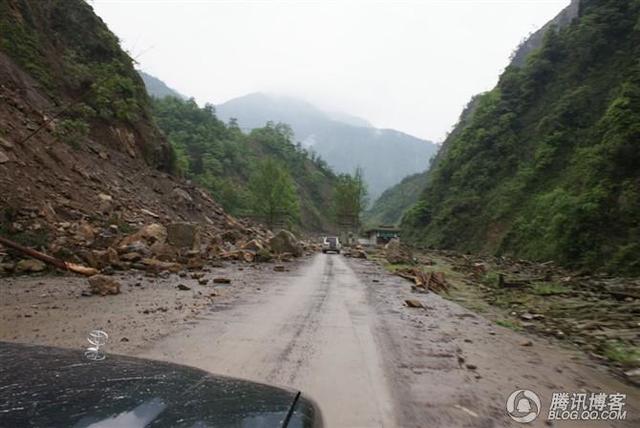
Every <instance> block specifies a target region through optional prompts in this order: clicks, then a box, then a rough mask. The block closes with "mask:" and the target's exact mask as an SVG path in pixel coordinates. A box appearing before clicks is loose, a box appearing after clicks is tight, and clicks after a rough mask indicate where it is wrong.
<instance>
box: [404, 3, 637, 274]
mask: <svg viewBox="0 0 640 428" xmlns="http://www.w3.org/2000/svg"><path fill="white" fill-rule="evenodd" d="M580 14H581V17H580V19H579V20H576V21H574V22H573V23H572V24H570V25H568V26H566V27H564V28H562V29H559V30H558V29H556V28H551V29H550V30H549V31H547V33H546V36H545V39H544V43H543V44H542V47H541V48H540V49H538V50H537V51H534V52H533V53H531V54H530V55H529V58H528V59H527V61H526V64H525V65H523V66H522V67H516V66H513V65H512V66H509V67H508V68H507V69H506V70H505V72H504V73H503V74H502V76H501V77H500V80H499V83H498V86H497V87H496V88H495V89H493V90H491V91H489V92H487V93H485V94H482V95H481V96H479V97H477V98H476V99H475V100H474V101H473V103H472V106H471V107H472V109H473V113H472V114H471V115H470V116H469V117H466V118H465V120H464V121H461V122H460V123H459V125H458V126H457V128H456V129H455V130H454V131H453V132H452V134H451V135H450V136H449V138H448V139H447V141H446V142H445V143H444V146H443V148H442V150H441V152H440V154H439V155H438V157H437V159H436V161H435V164H434V167H433V168H432V170H431V172H430V173H429V177H428V183H427V185H426V190H425V191H424V193H423V195H422V198H421V199H420V201H419V202H418V203H417V204H416V205H415V206H414V207H413V208H412V209H410V210H409V211H408V212H407V213H406V215H405V217H404V221H403V230H404V236H405V238H406V239H408V240H411V241H413V242H415V243H419V244H424V245H428V246H430V247H434V248H450V249H456V250H460V251H469V252H476V253H477V252H490V253H494V254H510V255H515V256H517V257H521V258H526V259H531V260H539V261H543V262H544V261H548V260H554V261H556V262H558V263H560V264H562V265H564V266H570V267H573V268H582V269H585V270H593V269H603V270H606V271H609V272H617V273H622V274H638V273H640V224H639V223H638V218H640V190H639V189H640V187H639V186H638V183H639V182H640V181H639V180H640V168H638V165H640V157H639V156H640V151H639V150H638V141H640V140H639V139H640V62H638V58H640V25H639V24H638V22H639V21H638V19H639V17H640V3H639V2H637V1H624V2H621V1H616V0H609V1H601V2H594V1H585V2H583V3H582V5H581V12H580Z"/></svg>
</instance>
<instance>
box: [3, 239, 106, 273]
mask: <svg viewBox="0 0 640 428" xmlns="http://www.w3.org/2000/svg"><path fill="white" fill-rule="evenodd" d="M0 244H2V245H5V246H7V247H9V248H12V249H14V250H16V251H18V252H21V253H22V254H26V255H27V256H29V257H33V258H34V259H37V260H40V261H42V262H45V263H48V264H50V265H53V266H55V267H57V268H58V269H62V270H67V271H70V272H74V273H79V274H80V275H85V276H92V275H95V274H97V273H98V270H97V269H94V268H91V267H87V266H82V265H79V264H76V263H69V262H65V261H64V260H60V259H57V258H55V257H52V256H50V255H48V254H44V253H41V252H40V251H36V250H34V249H32V248H27V247H24V246H22V245H20V244H18V243H17V242H13V241H11V240H9V239H7V238H3V237H2V236H0Z"/></svg>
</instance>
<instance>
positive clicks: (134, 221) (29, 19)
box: [0, 0, 303, 288]
mask: <svg viewBox="0 0 640 428" xmlns="http://www.w3.org/2000/svg"><path fill="white" fill-rule="evenodd" d="M0 34H1V36H0V82H2V85H0V101H1V102H0V236H2V237H5V238H7V239H10V240H12V241H14V242H17V243H19V244H21V245H22V246H24V247H28V248H32V249H35V250H37V251H39V252H42V253H45V254H47V255H50V256H53V257H55V258H57V259H60V260H63V261H65V262H71V263H75V264H79V265H86V266H91V267H95V268H96V269H100V270H102V271H103V273H107V274H108V273H112V272H113V271H117V270H125V269H142V270H147V271H150V272H156V273H159V272H163V271H175V272H177V271H179V270H181V269H183V268H189V269H196V268H199V267H202V265H203V263H204V262H205V261H211V260H233V261H235V260H239V261H246V262H253V261H264V260H269V259H270V258H271V257H272V254H271V253H272V245H270V241H271V239H272V238H274V235H273V234H272V233H271V232H270V231H269V230H267V229H266V228H264V227H262V226H260V225H256V224H254V223H252V222H250V221H247V220H239V219H236V218H234V217H232V216H230V215H228V214H227V213H226V212H225V211H224V210H223V209H222V207H221V206H220V204H218V203H217V202H216V201H214V200H213V199H212V197H211V196H210V195H209V193H207V192H206V191H204V190H203V189H202V188H200V187H198V186H196V185H194V184H193V183H192V182H190V181H186V180H184V179H181V178H179V177H178V176H177V175H176V174H175V172H176V170H175V156H174V154H173V152H172V150H171V148H170V146H169V144H168V143H167V141H166V139H165V138H164V137H163V135H162V133H161V132H160V131H159V130H158V129H157V127H156V126H155V124H154V122H153V120H152V119H151V115H150V105H149V99H148V97H147V95H146V92H145V90H144V85H143V83H142V81H141V79H140V77H139V76H138V74H137V73H136V71H135V70H134V68H133V61H132V60H131V58H130V57H129V56H128V55H127V54H126V53H125V52H123V51H122V50H121V49H120V47H119V45H118V42H117V38H116V37H115V36H114V35H113V34H112V33H111V32H110V31H109V30H108V28H107V27H106V26H105V25H104V23H103V22H102V21H101V20H100V19H99V18H98V17H97V16H95V14H94V13H93V10H92V8H91V6H90V5H89V4H87V3H86V2H84V1H81V0H68V1H66V0H65V1H61V0H52V1H47V2H44V1H43V2H22V1H18V0H7V1H4V2H0ZM277 236H278V238H277V239H276V240H275V241H273V242H274V244H276V245H277V248H276V250H275V252H276V253H281V252H286V253H287V254H288V255H290V256H300V255H302V254H303V246H302V245H301V244H300V243H299V242H298V240H297V239H295V237H293V235H292V234H290V233H288V232H287V233H285V232H280V233H279V234H278V235H277ZM281 259H283V260H285V259H287V257H286V256H285V257H281ZM44 270H45V266H44V265H43V264H42V263H41V262H39V261H36V260H33V259H30V258H28V257H25V256H24V255H23V254H21V253H20V252H19V251H16V250H14V249H9V248H5V247H2V246H0V275H10V274H14V273H35V272H41V271H44ZM98 288H100V287H98Z"/></svg>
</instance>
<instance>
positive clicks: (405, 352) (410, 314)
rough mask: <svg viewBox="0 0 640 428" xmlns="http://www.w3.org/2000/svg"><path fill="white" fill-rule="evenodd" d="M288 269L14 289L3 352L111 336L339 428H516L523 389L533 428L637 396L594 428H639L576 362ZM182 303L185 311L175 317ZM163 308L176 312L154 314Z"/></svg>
mask: <svg viewBox="0 0 640 428" xmlns="http://www.w3.org/2000/svg"><path fill="white" fill-rule="evenodd" d="M286 266H287V268H288V269H290V271H289V272H286V271H285V272H274V271H273V265H272V264H263V265H256V267H249V266H240V265H228V266H227V267H225V268H212V269H211V271H210V272H208V273H207V275H209V276H226V277H229V278H230V279H231V280H232V282H231V284H230V285H227V286H222V287H219V288H213V287H212V286H200V285H198V284H197V282H196V281H195V280H188V281H185V279H184V278H180V277H179V276H177V275H172V276H170V277H168V278H165V279H153V280H151V279H148V278H143V281H142V284H143V285H142V286H138V287H136V286H135V285H131V284H129V283H130V282H132V281H134V279H131V278H122V279H121V280H122V281H125V282H126V283H127V284H129V285H127V286H125V287H124V292H123V293H121V294H120V295H117V296H107V297H89V298H84V297H79V296H77V297H76V295H74V294H73V293H76V294H79V293H80V291H81V290H80V288H79V286H78V285H77V283H75V282H73V281H71V282H67V281H68V278H54V279H52V278H40V279H12V280H9V281H11V283H3V284H2V286H1V287H0V304H1V305H2V318H1V319H2V325H1V326H0V340H12V341H20V342H30V343H42V344H52V345H60V346H67V347H78V348H81V347H82V346H84V341H85V337H86V332H88V330H90V329H93V328H97V327H102V326H106V327H104V328H105V329H106V331H107V332H109V333H110V335H111V338H112V339H113V341H111V342H110V343H109V344H108V347H107V351H108V352H114V353H126V354H130V355H136V356H141V357H147V358H154V359H162V360H167V361H173V362H177V363H182V364H188V365H192V366H196V367H199V368H203V369H205V370H209V371H211V372H214V373H219V374H225V375H230V376H237V377H241V378H247V379H251V380H256V381H261V382H266V383H271V384H277V385H283V386H288V387H294V388H299V389H300V390H302V391H303V392H304V393H305V394H307V395H309V396H311V397H312V398H314V399H315V400H316V401H317V402H318V403H319V405H320V407H321V409H322V411H323V413H324V418H325V421H326V424H327V426H329V427H374V426H376V427H377V426H386V427H395V426H402V427H424V426H430V427H467V426H468V427H494V426H495V427H501V426H515V425H517V424H516V423H514V422H513V421H512V420H511V419H510V418H509V416H508V415H507V414H506V411H505V402H506V399H507V397H508V395H509V394H510V393H511V392H512V391H514V390H516V389H523V388H525V389H530V390H532V391H534V392H536V393H537V394H538V395H539V396H540V398H541V400H542V409H543V410H542V413H541V415H540V416H539V417H538V419H536V420H535V421H534V423H532V424H530V426H547V424H546V423H545V419H546V410H547V409H548V406H549V401H550V398H551V393H552V392H563V391H566V392H586V391H588V392H600V391H602V392H606V393H614V392H618V393H624V394H627V400H626V403H627V404H626V410H627V420H626V421H618V422H608V423H602V424H600V425H598V424H593V423H591V424H590V425H589V426H629V427H631V426H638V423H639V422H640V419H639V418H640V399H639V398H640V394H639V392H638V389H637V388H634V387H631V386H629V385H627V384H624V383H622V382H619V381H618V380H616V379H615V378H613V377H612V376H611V375H610V374H609V373H608V372H607V371H606V369H604V368H602V367H599V366H596V365H595V363H594V362H593V361H591V360H588V359H587V358H585V357H584V356H582V355H581V354H578V353H577V352H576V351H575V350H573V349H568V348H566V349H565V348H561V347H558V346H557V345H555V344H552V343H551V342H549V341H548V340H547V339H545V338H539V337H535V336H531V335H527V334H524V333H520V332H516V331H513V330H510V329H508V328H503V327H500V326H498V325H495V324H494V323H493V322H491V321H489V320H487V319H485V318H483V317H482V316H479V315H476V314H474V313H473V312H470V311H469V310H467V309H464V308H462V307H461V306H459V305H458V304H457V303H455V302H451V301H447V300H445V299H443V298H441V297H439V296H437V295H436V294H433V293H428V294H415V293H412V292H411V291H410V287H409V286H408V284H407V282H406V281H405V280H404V279H402V278H400V277H396V276H393V275H390V274H389V273H387V272H386V271H385V270H384V269H383V268H382V267H380V266H379V265H378V264H376V263H374V262H371V261H366V260H355V259H346V258H344V257H342V256H338V255H333V254H331V255H324V254H317V255H315V256H313V257H310V258H304V259H302V260H300V261H299V262H296V263H292V264H287V265H286ZM240 269H242V270H240ZM136 280H139V279H136ZM3 281H5V280H3ZM74 281H76V280H74ZM38 282H42V284H39V283H38ZM178 283H185V284H186V285H188V286H189V287H191V290H186V291H183V290H179V289H177V288H176V287H177V284H178ZM143 287H144V288H143ZM27 289H29V290H30V291H29V292H26V290H27ZM211 290H213V291H211ZM65 291H66V292H67V293H69V296H68V298H67V297H61V296H63V295H64V294H63V293H64V292H65ZM198 292H201V293H202V294H198ZM207 292H209V293H211V292H214V293H216V294H217V296H213V297H211V296H207V295H206V293H207ZM36 293H40V294H36ZM46 293H49V296H48V297H47V296H44V294H46ZM35 296H37V298H36V297H35ZM53 296H55V297H53ZM175 299H181V300H182V303H183V309H185V308H186V310H183V311H179V310H177V309H175V302H174V300H175ZM406 299H414V300H419V301H420V303H422V305H423V306H424V307H423V308H409V307H407V306H406V305H405V303H404V302H405V300H406ZM33 304H35V305H38V307H37V308H31V307H30V305H33ZM136 304H137V305H138V306H136ZM52 305H56V306H59V307H60V308H59V309H52V308H50V306H52ZM191 305H193V306H191ZM47 306H49V307H47ZM160 306H166V307H167V308H168V309H167V310H166V311H158V310H155V311H154V312H152V313H148V314H144V313H143V312H144V310H145V309H153V308H157V307H160ZM27 313H30V314H31V317H28V318H25V317H24V315H25V314H27ZM18 315H22V316H21V317H18ZM109 320H110V321H111V322H110V323H109V322H108V321H109ZM63 328H64V329H65V331H64V332H62V329H63ZM33 329H38V331H37V332H35V331H32V330H33ZM145 329H146V330H145ZM68 332H72V334H71V335H69V334H67V333H68ZM70 336H73V337H70ZM124 336H126V337H127V338H128V339H129V342H121V341H120V340H121V337H124ZM555 426H563V427H564V426H583V424H581V423H575V424H573V425H572V424H569V423H556V424H555Z"/></svg>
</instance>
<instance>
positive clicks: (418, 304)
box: [404, 299, 424, 308]
mask: <svg viewBox="0 0 640 428" xmlns="http://www.w3.org/2000/svg"><path fill="white" fill-rule="evenodd" d="M404 303H405V304H406V305H407V306H408V307H410V308H424V305H423V304H422V302H421V301H420V300H415V299H407V300H405V301H404Z"/></svg>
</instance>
